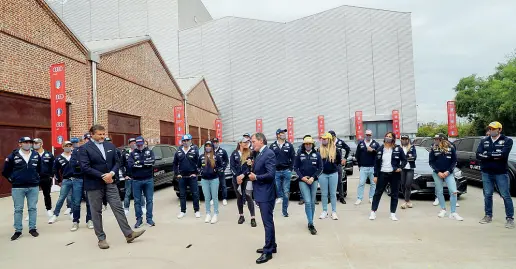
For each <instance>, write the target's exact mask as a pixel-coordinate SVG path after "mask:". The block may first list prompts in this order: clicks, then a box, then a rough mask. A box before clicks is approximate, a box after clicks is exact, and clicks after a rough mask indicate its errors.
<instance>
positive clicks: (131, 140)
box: [128, 137, 136, 144]
mask: <svg viewBox="0 0 516 269" xmlns="http://www.w3.org/2000/svg"><path fill="white" fill-rule="evenodd" d="M131 142H136V138H134V137H132V138H129V140H128V143H129V144H130V143H131Z"/></svg>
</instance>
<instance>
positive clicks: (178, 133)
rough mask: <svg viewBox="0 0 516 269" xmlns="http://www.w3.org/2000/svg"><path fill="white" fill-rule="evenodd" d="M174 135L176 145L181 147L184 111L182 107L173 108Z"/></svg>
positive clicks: (183, 131) (183, 132) (183, 130)
mask: <svg viewBox="0 0 516 269" xmlns="http://www.w3.org/2000/svg"><path fill="white" fill-rule="evenodd" d="M174 127H175V130H174V135H175V137H176V145H177V146H179V145H181V137H182V136H183V135H185V110H184V107H183V106H175V107H174Z"/></svg>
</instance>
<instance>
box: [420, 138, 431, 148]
mask: <svg viewBox="0 0 516 269" xmlns="http://www.w3.org/2000/svg"><path fill="white" fill-rule="evenodd" d="M433 143H434V140H433V139H427V140H425V141H423V143H421V145H420V146H421V147H425V148H429V147H431V146H432V144H433Z"/></svg>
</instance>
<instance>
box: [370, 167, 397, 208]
mask: <svg viewBox="0 0 516 269" xmlns="http://www.w3.org/2000/svg"><path fill="white" fill-rule="evenodd" d="M400 181H401V173H397V172H391V173H384V172H380V174H379V175H378V182H376V191H375V192H374V196H373V205H372V207H371V210H372V211H375V212H376V210H378V205H380V199H382V194H383V192H384V191H385V187H387V184H390V185H391V213H396V208H397V207H398V196H399V193H400Z"/></svg>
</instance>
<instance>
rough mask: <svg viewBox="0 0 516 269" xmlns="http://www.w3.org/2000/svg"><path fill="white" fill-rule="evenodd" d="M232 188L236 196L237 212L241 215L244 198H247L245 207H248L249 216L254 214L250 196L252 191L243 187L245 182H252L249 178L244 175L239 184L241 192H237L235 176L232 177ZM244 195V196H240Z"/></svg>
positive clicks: (245, 184)
mask: <svg viewBox="0 0 516 269" xmlns="http://www.w3.org/2000/svg"><path fill="white" fill-rule="evenodd" d="M233 178H234V179H233V189H234V190H235V194H236V197H237V208H238V214H240V215H243V214H244V199H245V200H247V208H248V209H249V213H250V214H251V217H254V216H255V212H254V202H253V198H251V194H252V191H247V190H246V189H245V188H246V186H247V184H253V183H252V182H250V181H249V179H248V178H247V177H246V178H244V180H243V182H242V184H241V190H242V194H240V193H239V192H238V190H237V189H238V184H237V182H236V177H233ZM242 196H244V197H245V198H244V197H242Z"/></svg>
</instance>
